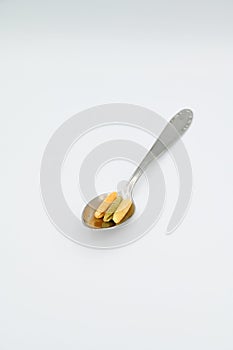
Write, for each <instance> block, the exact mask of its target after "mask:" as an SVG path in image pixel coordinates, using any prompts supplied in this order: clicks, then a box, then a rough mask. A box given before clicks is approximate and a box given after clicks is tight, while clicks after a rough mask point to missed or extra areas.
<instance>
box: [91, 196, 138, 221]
mask: <svg viewBox="0 0 233 350" xmlns="http://www.w3.org/2000/svg"><path fill="white" fill-rule="evenodd" d="M131 205H132V201H131V200H130V199H129V198H127V199H122V197H121V196H119V195H117V192H111V193H110V194H108V195H107V197H106V198H105V199H104V201H103V202H102V203H101V204H100V205H99V207H98V208H97V210H96V212H95V217H96V218H97V219H100V218H103V221H104V222H109V221H111V220H113V221H114V222H115V223H116V224H119V223H120V222H121V221H122V220H123V218H124V217H125V215H126V214H127V212H128V211H129V209H130V207H131Z"/></svg>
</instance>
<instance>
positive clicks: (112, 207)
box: [103, 196, 122, 222]
mask: <svg viewBox="0 0 233 350" xmlns="http://www.w3.org/2000/svg"><path fill="white" fill-rule="evenodd" d="M121 201H122V197H121V196H117V198H116V199H115V200H114V201H113V202H112V204H111V205H110V207H109V208H108V209H107V211H106V213H105V215H104V218H103V220H104V222H109V221H110V220H111V219H112V217H113V214H114V213H115V211H116V209H117V208H118V206H119V204H120V202H121Z"/></svg>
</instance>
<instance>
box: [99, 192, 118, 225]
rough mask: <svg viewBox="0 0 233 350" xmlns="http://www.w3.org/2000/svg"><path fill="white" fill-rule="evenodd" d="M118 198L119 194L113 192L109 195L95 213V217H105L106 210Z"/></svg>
mask: <svg viewBox="0 0 233 350" xmlns="http://www.w3.org/2000/svg"><path fill="white" fill-rule="evenodd" d="M116 197H117V192H111V193H110V194H108V195H107V197H106V198H105V200H104V201H103V202H102V203H101V204H100V205H99V207H98V208H97V210H96V212H95V217H96V218H97V219H100V218H102V217H103V216H104V214H105V212H106V210H107V209H108V207H109V206H110V205H111V203H112V202H113V201H114V200H115V199H116Z"/></svg>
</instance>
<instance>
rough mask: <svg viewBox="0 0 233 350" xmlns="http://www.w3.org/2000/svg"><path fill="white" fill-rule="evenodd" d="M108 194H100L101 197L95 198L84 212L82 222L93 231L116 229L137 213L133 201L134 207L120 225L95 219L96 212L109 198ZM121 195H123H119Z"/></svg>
mask: <svg viewBox="0 0 233 350" xmlns="http://www.w3.org/2000/svg"><path fill="white" fill-rule="evenodd" d="M107 195H108V193H103V194H100V195H99V196H97V197H95V198H93V199H92V200H91V201H90V202H89V203H88V204H87V205H86V206H85V208H84V209H83V212H82V221H83V223H84V224H85V225H86V226H88V227H89V228H93V229H106V228H108V229H109V228H115V227H117V226H119V225H122V224H124V223H125V222H126V221H127V220H128V219H129V218H130V217H131V216H132V215H133V214H134V212H135V204H134V202H133V200H132V205H131V207H130V208H129V211H128V212H127V214H126V215H125V216H124V218H123V219H122V221H121V222H120V223H119V224H116V223H115V222H114V221H113V220H111V221H109V222H104V221H103V218H101V219H97V218H96V217H95V215H94V214H95V211H96V209H97V208H98V207H99V205H100V203H102V202H103V201H104V199H105V198H106V197H107ZM119 195H121V194H120V193H119Z"/></svg>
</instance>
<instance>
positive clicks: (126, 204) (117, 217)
mask: <svg viewBox="0 0 233 350" xmlns="http://www.w3.org/2000/svg"><path fill="white" fill-rule="evenodd" d="M131 205H132V201H131V199H129V198H127V199H123V201H122V202H121V203H120V205H119V207H118V208H117V210H116V211H115V213H114V214H113V221H114V222H115V223H116V224H119V222H121V220H122V219H123V218H124V216H125V215H126V213H127V212H128V210H129V208H130V207H131Z"/></svg>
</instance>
